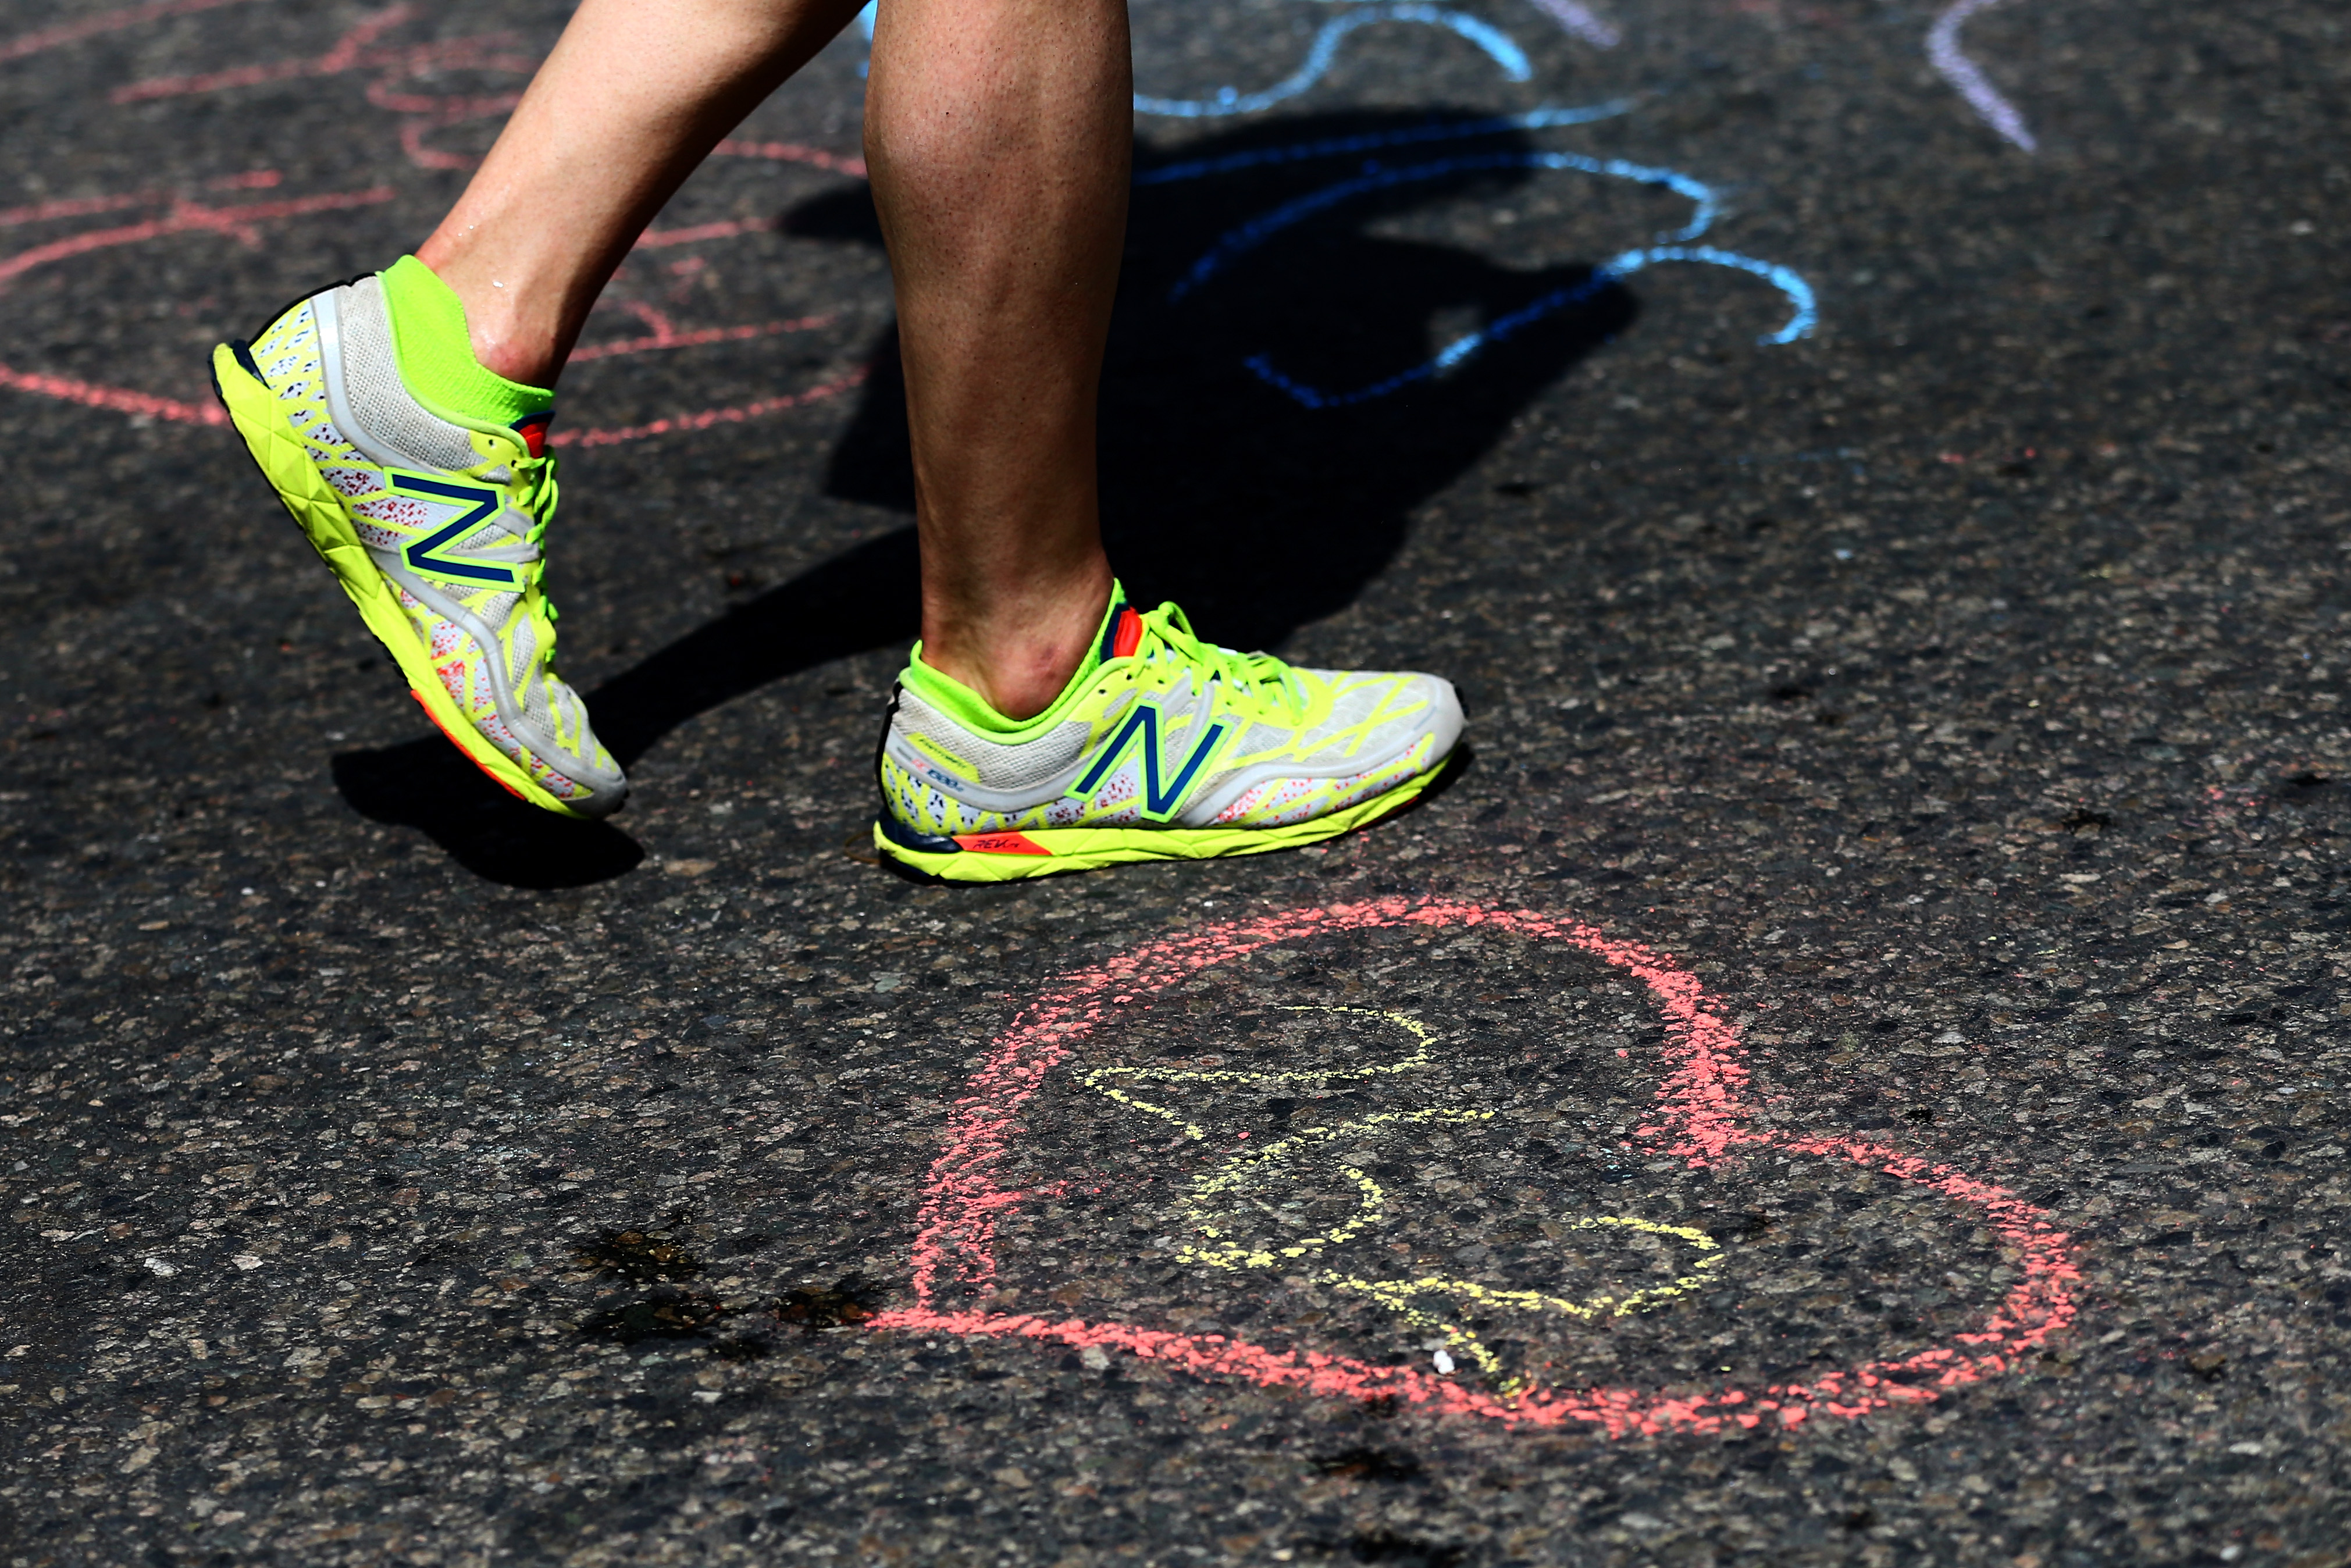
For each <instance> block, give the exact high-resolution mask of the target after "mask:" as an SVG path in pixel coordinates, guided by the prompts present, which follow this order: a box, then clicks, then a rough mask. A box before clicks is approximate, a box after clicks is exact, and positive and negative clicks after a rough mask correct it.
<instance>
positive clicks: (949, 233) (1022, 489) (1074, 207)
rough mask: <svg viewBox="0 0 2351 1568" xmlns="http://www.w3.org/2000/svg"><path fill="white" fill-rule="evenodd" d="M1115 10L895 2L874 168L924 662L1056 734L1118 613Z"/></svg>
mask: <svg viewBox="0 0 2351 1568" xmlns="http://www.w3.org/2000/svg"><path fill="white" fill-rule="evenodd" d="M1133 94H1134V87H1133V73H1132V70H1131V68H1130V64H1129V58H1128V43H1127V24H1126V6H1125V4H1124V0H887V3H886V4H884V5H883V6H882V8H881V11H880V13H879V16H878V19H877V25H876V26H875V30H874V36H873V62H872V80H871V85H870V86H869V88H868V89H867V94H866V117H865V141H866V161H867V163H868V166H869V167H870V168H871V170H872V181H873V198H874V204H875V206H876V208H877V209H878V211H879V213H880V214H881V219H882V228H883V235H884V236H885V237H886V238H887V240H888V242H889V246H890V262H891V268H892V272H893V277H894V280H895V284H896V289H897V303H898V334H899V342H900V346H901V350H902V353H903V355H904V363H905V370H906V402H907V417H908V423H909V425H910V428H911V430H912V434H913V445H914V492H915V522H916V527H917V528H918V529H919V531H920V534H921V538H922V555H923V655H922V656H923V659H924V660H925V663H927V664H929V665H930V666H931V667H932V668H934V669H935V670H938V671H940V672H941V673H943V674H947V675H950V676H952V677H954V678H955V679H956V680H957V681H959V682H961V683H962V684H963V685H967V686H968V687H970V688H971V689H972V690H973V691H975V692H977V693H978V694H979V695H981V696H983V697H984V698H986V699H987V702H988V703H989V705H990V706H993V707H994V708H995V709H996V711H998V713H1000V714H1002V715H1003V716H1006V717H1008V718H1013V719H1025V718H1029V717H1030V716H1034V715H1036V714H1038V713H1041V712H1042V711H1044V709H1045V708H1046V707H1047V706H1050V704H1051V703H1052V702H1053V700H1054V698H1056V697H1057V696H1059V695H1061V691H1062V688H1063V687H1064V686H1065V685H1067V684H1068V683H1069V681H1070V678H1071V675H1072V674H1075V673H1076V671H1077V669H1078V667H1079V665H1080V664H1081V661H1082V660H1083V659H1084V657H1085V655H1086V653H1087V652H1088V649H1089V647H1090V646H1091V644H1092V641H1093V638H1094V634H1095V631H1096V629H1097V627H1098V626H1099V625H1100V623H1101V622H1102V613H1103V608H1104V606H1105V604H1106V603H1107V602H1108V601H1109V597H1110V590H1111V570H1110V563H1109V561H1108V559H1106V558H1105V557H1104V555H1103V553H1102V533H1101V526H1100V516H1099V512H1098V509H1097V506H1096V500H1095V483H1094V476H1095V468H1094V422H1095V402H1096V396H1097V392H1098V388H1099V385H1100V381H1101V369H1102V346H1103V341H1104V339H1105V338H1106V336H1107V335H1108V332H1109V329H1110V312H1111V302H1112V297H1113V293H1114V292H1115V290H1116V287H1117V282H1118V265H1119V252H1120V249H1121V246H1122V245H1123V241H1124V237H1125V229H1126V192H1127V181H1128V173H1129V163H1130V155H1131V152H1132V146H1133V141H1134V110H1133Z"/></svg>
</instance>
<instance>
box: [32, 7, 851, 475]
mask: <svg viewBox="0 0 2351 1568" xmlns="http://www.w3.org/2000/svg"><path fill="white" fill-rule="evenodd" d="M243 3H245V0H164V3H162V4H154V5H137V6H131V7H129V8H127V9H124V10H120V11H110V12H106V13H103V14H100V15H99V16H90V17H86V18H84V19H82V20H81V21H78V22H73V23H68V24H61V25H59V26H53V27H49V28H46V29H43V30H41V31H38V32H35V33H29V34H26V35H24V36H22V37H17V38H16V39H14V40H12V41H9V42H5V43H0V61H6V60H12V59H17V58H23V57H28V56H31V55H34V54H37V53H39V52H41V51H43V50H47V49H51V48H57V47H63V46H65V45H68V44H71V43H75V42H77V41H79V40H81V39H84V38H89V37H97V36H99V35H102V34H107V33H111V32H116V31H120V30H122V29H125V28H129V27H132V26H140V25H141V24H146V23H152V22H158V21H162V20H166V19H169V18H172V17H176V16H191V15H194V14H196V13H199V12H205V11H212V10H215V9H219V8H221V7H224V6H226V5H238V4H243ZM421 15H422V13H421V12H420V10H419V8H418V7H416V6H414V5H408V4H405V3H402V4H396V5H390V6H387V7H385V8H383V9H381V10H378V11H374V12H371V13H368V14H366V15H364V16H360V18H359V19H358V20H357V21H356V22H355V23H353V24H352V25H351V26H350V27H348V28H347V29H346V30H345V31H344V32H343V33H342V35H341V36H340V37H338V38H337V39H336V40H335V41H334V42H333V44H332V45H330V46H329V47H328V48H327V49H326V51H325V52H324V53H322V54H317V55H301V56H297V57H289V58H285V59H279V60H270V61H260V62H249V63H246V64H243V65H236V66H230V67H225V68H219V69H214V70H206V71H194V72H183V73H180V74H176V75H171V76H160V77H152V78H145V79H142V80H139V81H134V82H131V83H127V84H125V85H123V86H121V87H119V88H117V89H114V90H113V91H112V92H111V93H110V95H109V97H110V101H112V102H114V103H117V104H135V103H153V102H162V101H166V100H170V99H185V98H191V97H195V96H198V95H203V94H211V93H221V92H229V91H234V90H236V89H247V88H253V87H257V86H262V85H266V84H268V83H273V82H285V81H294V80H301V79H309V78H338V77H348V76H350V75H352V74H354V73H357V74H360V75H363V76H366V77H368V78H370V79H369V80H368V84H367V87H366V89H365V92H364V96H365V98H366V100H367V101H368V103H369V104H371V106H373V107H374V108H376V109H379V110H384V111H386V112H387V113H390V114H392V115H394V116H396V117H398V131H397V135H398V141H399V145H400V148H401V151H402V153H403V154H404V155H405V156H406V158H407V161H408V162H410V163H411V164H413V165H414V166H416V167H419V168H423V169H433V170H445V169H465V168H470V167H472V166H473V165H474V164H475V162H479V160H478V159H477V158H475V157H472V156H469V155H465V154H461V153H457V152H450V151H448V150H446V149H444V148H442V147H439V146H436V145H435V144H434V141H432V138H433V136H434V134H435V133H436V132H438V131H443V130H445V129H447V128H449V127H451V126H455V125H459V124H463V123H465V122H468V121H473V120H493V119H496V118H497V117H499V116H502V115H504V114H506V113H507V112H508V111H509V110H512V109H513V108H514V106H515V104H516V103H517V101H518V100H519V99H520V93H519V91H518V90H517V91H511V92H490V93H473V94H457V93H440V92H432V91H425V90H420V89H419V86H418V84H419V83H420V81H421V80H422V79H423V78H429V77H431V76H434V75H435V74H436V73H440V72H444V71H452V70H464V71H468V72H474V73H482V72H488V73H492V74H498V73H504V74H507V75H511V76H515V77H517V78H528V77H529V76H530V74H531V73H532V72H533V71H535V70H536V69H537V68H538V57H536V56H533V55H530V54H528V53H525V52H521V51H520V50H519V48H518V47H517V40H516V38H515V37H514V36H513V35H512V34H508V33H502V32H500V33H482V34H475V35H472V36H468V37H455V38H442V39H435V40H433V41H431V42H427V43H421V44H400V43H396V42H393V41H391V39H390V38H389V37H388V35H391V34H392V32H393V31H394V30H395V29H397V28H399V27H401V26H404V25H406V24H408V23H410V22H413V21H415V20H417V19H418V17H419V16H421ZM716 152H717V154H718V155H719V156H723V157H729V158H747V159H757V160H763V161H766V162H779V163H796V164H801V165H804V166H807V167H809V168H811V169H817V170H820V171H823V172H828V173H833V174H839V175H841V176H844V177H846V178H852V179H862V178H863V177H864V173H865V164H864V162H863V160H862V159H860V158H857V157H855V156H854V155H852V154H847V153H837V152H827V151H825V150H824V149H822V148H816V147H808V146H803V145H800V144H799V143H797V142H786V141H736V140H730V141H724V142H721V143H720V144H719V146H718V148H717V149H716ZM281 178H282V176H281V175H280V174H279V173H278V172H277V171H275V170H262V171H257V172H251V173H246V174H235V175H229V176H226V177H225V178H223V179H220V180H215V181H213V182H211V183H210V186H209V188H210V189H214V190H224V189H225V190H251V189H258V188H268V187H273V186H276V185H277V184H278V183H280V181H281ZM396 195H397V192H396V191H395V190H394V189H393V188H392V187H391V186H389V185H378V186H374V187H371V188H370V189H368V190H365V191H360V192H340V193H328V194H323V195H314V196H302V197H295V198H290V199H287V200H282V201H268V202H256V203H249V204H243V205H219V204H213V203H210V202H207V201H204V200H202V199H198V198H196V197H192V196H189V195H187V194H185V193H181V192H172V191H159V190H152V189H146V190H138V191H127V192H120V193H111V194H106V195H96V196H78V197H69V198H61V199H58V200H54V201H47V202H39V203H34V204H28V205H24V206H18V207H13V208H8V209H5V210H0V230H5V229H10V228H15V227H20V226H23V225H47V224H67V223H70V222H72V221H73V220H77V219H89V218H99V217H105V216H109V215H112V214H122V215H124V216H126V217H129V216H131V214H141V213H143V214H146V215H145V216H143V217H140V218H138V219H137V220H136V221H131V222H123V223H117V224H113V225H103V226H99V227H94V228H87V229H83V230H81V231H80V232H78V233H74V234H69V235H65V236H63V237H61V238H57V239H53V240H50V241H47V243H45V244H39V245H35V246H29V247H27V248H26V249H24V250H20V251H17V252H15V253H14V254H8V255H0V292H5V290H6V289H7V288H8V287H10V286H11V285H12V284H14V283H15V282H16V281H17V280H19V279H20V278H22V277H26V276H27V275H28V274H31V273H34V272H37V271H38V270H39V269H41V268H44V267H53V266H55V265H57V264H58V263H61V262H65V261H68V260H71V259H72V258H74V257H77V256H89V255H91V254H93V253H95V252H99V251H102V250H107V249H110V248H112V247H116V246H134V245H143V244H146V243H149V242H152V241H155V240H162V239H168V238H171V237H172V236H175V235H189V234H196V233H212V234H217V235H226V236H228V237H231V238H233V239H235V240H236V241H238V242H239V243H242V244H244V245H246V246H255V245H258V244H259V243H260V234H259V230H260V228H261V226H262V225H268V224H273V223H277V222H281V221H284V220H287V219H291V218H298V217H302V216H306V215H309V214H321V213H327V212H332V211H340V210H346V209H350V208H352V207H359V206H371V205H375V204H381V203H385V202H390V201H392V200H393V199H394V197H395V196H396ZM778 226H779V225H778V221H777V220H775V219H771V218H758V219H737V220H729V221H726V222H722V223H716V224H705V225H689V226H684V227H679V228H672V229H653V230H648V231H647V232H646V234H645V235H643V237H642V238H641V239H640V240H639V241H638V247H639V248H641V249H646V250H659V249H663V248H667V247H671V246H684V245H695V244H702V243H705V242H710V241H716V240H724V239H730V238H735V237H737V236H740V235H751V234H761V233H772V232H775V231H776V230H777V229H778ZM684 265H689V266H690V265H695V258H688V262H687V263H686V264H684ZM611 303H612V304H613V305H615V306H616V307H617V308H621V309H623V310H626V311H628V312H630V313H632V314H633V315H635V316H636V317H637V318H638V319H639V321H640V322H641V323H643V326H644V327H645V328H646V330H645V331H644V332H643V333H642V334H639V335H636V336H632V337H627V338H622V339H615V340H605V341H591V342H590V343H586V344H583V345H582V346H581V347H580V349H579V350H577V351H576V352H575V353H574V354H573V356H572V358H573V361H575V362H579V363H590V362H593V361H597V360H602V359H611V358H617V357H620V356H623V355H631V354H643V353H653V352H663V351H674V350H687V349H695V348H703V347H708V346H712V345H717V344H724V343H737V342H745V341H749V340H758V339H764V338H771V337H777V336H780V335H784V334H788V333H798V332H807V331H813V330H817V329H821V328H824V327H828V326H831V325H832V324H833V323H834V322H835V321H837V320H838V319H839V313H838V312H829V313H825V314H820V315H812V316H804V317H799V318H797V319H790V320H778V321H762V322H753V323H749V324H747V325H739V326H726V327H692V326H685V327H682V326H680V325H678V324H677V323H675V322H674V321H673V320H672V319H670V317H669V316H668V315H667V314H666V313H665V312H663V311H661V310H659V309H657V308H654V307H653V306H650V305H643V304H639V303H636V302H632V301H628V300H615V301H612V302H611ZM865 374H866V372H865V371H864V370H863V368H862V367H856V368H851V369H847V370H841V371H833V372H831V373H830V374H828V375H826V376H824V377H822V378H821V379H820V380H819V381H817V382H815V383H814V384H813V385H810V386H808V387H805V388H802V389H801V390H799V391H797V392H789V393H783V394H779V395H776V396H769V397H761V398H753V399H749V400H746V401H743V402H735V403H730V404H726V405H722V406H719V407H716V408H706V409H700V410H695V411H693V412H689V413H681V414H677V415H674V416H672V417H669V418H664V419H656V420H651V421H647V422H644V423H637V424H628V425H610V426H586V427H574V428H563V429H559V430H558V431H557V432H556V433H555V434H554V435H553V436H552V438H551V439H552V442H553V444H556V445H559V446H604V445H611V444H618V443H622V442H633V441H643V440H648V439H652V438H653V437H656V436H662V435H671V434H686V433H690V432H694V431H702V430H711V429H716V428H719V427H722V426H726V425H732V424H737V423H744V422H746V421H749V420H755V419H761V418H766V417H768V416H771V415H775V414H778V413H785V412H787V411H789V410H794V409H802V408H808V407H810V406H812V405H815V404H818V403H821V402H826V401H827V400H829V399H831V398H834V397H837V396H839V395H840V394H841V393H842V392H848V391H851V390H852V389H853V388H855V387H857V386H859V385H862V383H863V382H864V380H865ZM0 387H5V388H6V389H8V390H10V391H13V392H24V393H27V394H30V395H32V396H36V397H47V398H54V399H57V400H58V401H61V402H70V403H74V404H78V405H79V406H81V407H85V408H94V409H101V410H104V411H106V412H109V413H119V414H122V415H125V416H127V417H130V418H132V419H136V420H162V421H164V422H166V423H179V424H197V425H214V424H221V423H225V421H226V415H225V414H224V413H222V411H221V410H220V408H219V407H218V406H217V405H216V404H215V403H214V402H212V401H210V400H209V399H204V398H202V397H193V396H177V397H175V396H171V395H167V394H165V393H161V392H147V391H144V390H141V389H138V388H134V387H124V386H115V385H109V384H105V383H102V382H94V381H89V380H86V379H82V378H79V377H73V376H63V375H57V374H52V373H47V372H44V371H38V370H36V369H31V368H26V367H20V366H14V365H8V364H5V363H0ZM190 390H191V391H192V392H193V388H191V389H190Z"/></svg>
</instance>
